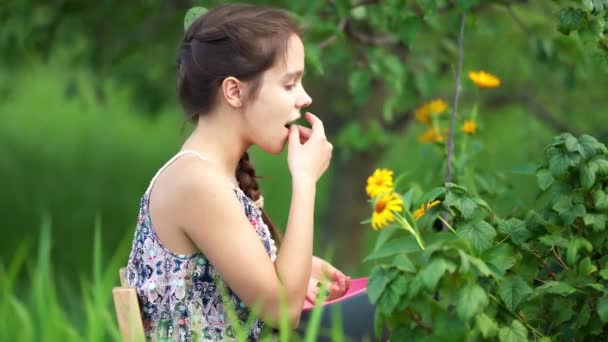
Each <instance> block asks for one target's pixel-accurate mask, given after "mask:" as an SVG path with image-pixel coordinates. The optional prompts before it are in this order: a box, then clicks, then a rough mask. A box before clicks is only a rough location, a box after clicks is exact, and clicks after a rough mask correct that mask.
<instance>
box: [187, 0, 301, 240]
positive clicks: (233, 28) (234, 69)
mask: <svg viewBox="0 0 608 342" xmlns="http://www.w3.org/2000/svg"><path fill="white" fill-rule="evenodd" d="M293 34H296V35H300V30H299V29H298V27H297V25H296V23H295V22H294V21H293V19H292V18H291V16H290V15H289V14H288V13H287V12H285V11H283V10H280V9H275V8H261V7H256V6H252V5H242V4H229V5H223V6H220V7H216V8H214V9H212V10H210V11H209V12H207V13H205V14H204V15H203V16H201V17H200V18H198V19H197V20H196V21H194V22H193V23H192V25H190V27H189V28H188V30H187V31H186V34H185V35H184V40H183V41H182V43H181V46H180V48H179V51H178V56H177V68H178V81H177V93H178V97H179V101H180V103H181V105H182V107H183V109H184V112H185V114H186V117H187V118H188V119H189V120H190V121H192V122H194V121H196V119H197V118H198V117H199V116H200V115H204V114H205V113H207V112H209V111H210V110H211V109H212V108H213V106H214V104H215V98H216V96H217V91H218V89H219V87H220V85H221V83H222V81H223V80H224V79H225V78H226V77H229V76H233V77H236V78H238V79H239V80H241V81H246V82H249V84H250V89H251V91H250V92H249V94H248V95H247V96H248V98H249V99H252V98H255V96H256V95H257V92H258V90H259V87H260V78H261V77H260V76H261V75H262V73H263V72H264V71H266V70H267V69H269V68H270V67H272V65H274V63H275V62H277V60H278V57H279V53H282V54H283V56H284V55H285V53H286V52H287V42H288V40H289V37H291V36H292V35H293ZM236 178H237V180H238V182H239V187H240V188H241V189H242V190H243V192H244V193H245V194H246V195H247V196H248V197H249V198H251V199H252V200H253V201H257V200H258V199H259V198H260V196H261V192H260V190H259V187H258V183H257V180H256V175H255V168H254V167H253V164H252V163H251V161H250V160H249V155H248V154H247V152H245V153H244V154H243V156H242V157H241V159H240V160H239V164H238V167H237V170H236ZM260 209H261V210H262V217H263V219H264V222H265V223H266V225H268V228H269V229H270V232H271V234H272V236H273V238H274V239H275V240H276V241H277V243H280V240H281V234H280V233H279V231H278V229H277V228H276V227H275V226H274V224H273V223H272V222H271V221H270V219H269V218H268V216H267V215H266V213H264V210H263V209H262V208H260Z"/></svg>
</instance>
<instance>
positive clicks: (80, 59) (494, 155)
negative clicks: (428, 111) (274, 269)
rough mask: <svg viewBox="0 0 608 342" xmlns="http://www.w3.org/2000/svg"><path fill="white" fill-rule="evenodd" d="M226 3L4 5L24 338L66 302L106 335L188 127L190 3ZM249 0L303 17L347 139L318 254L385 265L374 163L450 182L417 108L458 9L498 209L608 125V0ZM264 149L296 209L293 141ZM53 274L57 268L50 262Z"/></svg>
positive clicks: (3, 140) (321, 203)
mask: <svg viewBox="0 0 608 342" xmlns="http://www.w3.org/2000/svg"><path fill="white" fill-rule="evenodd" d="M220 3H224V2H222V1H206V2H195V1H187V0H172V1H158V0H147V1H141V2H118V1H105V2H88V1H74V0H56V1H44V2H43V1H34V0H8V1H3V2H2V4H0V21H1V22H2V23H3V24H2V26H1V28H0V62H1V63H0V123H1V124H0V156H1V157H2V158H1V161H2V162H0V180H1V181H0V186H1V189H2V190H1V191H0V215H1V217H2V218H3V220H2V232H3V237H2V239H0V246H1V247H2V248H0V265H2V267H1V268H0V270H2V273H1V275H4V276H1V277H0V279H1V280H0V282H2V285H3V289H4V290H3V291H4V292H3V296H7V297H6V298H9V297H10V298H12V299H11V300H10V301H3V303H17V304H14V305H13V304H10V305H9V304H5V306H3V307H2V308H3V309H2V310H4V311H2V312H10V313H14V312H15V310H16V309H15V307H20V308H21V309H20V310H21V311H19V312H22V313H23V314H22V315H21V316H18V317H29V318H31V320H32V321H33V322H34V323H32V324H34V327H33V328H32V330H31V331H32V334H33V335H31V336H29V337H28V336H26V337H23V338H24V340H30V339H29V338H33V339H36V338H37V337H39V336H42V335H44V334H46V333H48V334H49V336H64V335H61V334H62V333H61V334H60V333H57V334H59V335H53V334H52V333H51V332H45V331H46V330H44V329H42V328H40V329H37V328H36V327H37V326H36V324H39V327H43V326H47V325H46V324H48V327H51V326H52V325H51V324H52V323H53V322H52V321H51V322H49V323H47V322H44V319H43V317H48V316H51V315H52V314H53V313H55V312H64V311H62V310H67V311H65V312H70V314H67V313H66V314H65V315H66V317H65V319H63V318H61V317H62V316H61V315H55V316H56V317H59V318H58V321H68V322H71V323H69V324H67V325H64V327H65V329H64V330H65V331H68V332H69V333H67V334H68V335H66V336H84V335H86V334H90V336H97V337H91V339H94V338H100V339H101V340H104V338H105V336H106V334H110V333H108V332H104V331H105V330H104V328H103V327H101V325H100V326H98V327H97V328H95V327H93V328H92V327H91V326H92V325H94V324H93V323H92V322H95V321H97V322H110V321H111V319H112V316H111V315H112V311H111V306H110V304H111V303H110V301H109V298H110V297H109V293H108V289H109V288H111V286H112V284H113V283H117V280H116V279H115V278H114V275H115V274H116V269H117V267H119V266H120V265H121V263H124V261H125V260H126V256H127V253H128V247H129V246H128V244H129V242H130V238H131V237H132V234H133V228H134V223H135V219H136V211H137V206H138V204H139V197H140V196H141V194H142V192H143V191H144V190H145V188H146V186H147V183H148V181H149V179H150V178H151V177H152V175H153V174H154V172H155V171H156V169H157V168H158V167H160V165H162V163H163V162H164V161H165V160H166V159H168V158H169V157H170V156H171V155H172V154H173V153H174V152H175V151H176V150H177V149H178V148H179V145H180V143H181V141H182V140H183V139H184V138H185V136H186V134H187V132H188V130H189V127H188V126H187V125H185V124H184V120H183V118H182V116H181V113H180V110H179V107H178V106H177V104H176V102H175V96H174V93H175V89H174V88H175V86H174V85H175V78H174V77H175V52H176V48H177V45H178V42H179V39H180V35H181V34H182V32H183V15H184V14H185V12H186V10H187V9H188V8H190V7H191V6H195V5H198V6H206V7H213V6H214V5H217V4H220ZM251 3H255V4H260V5H277V6H282V7H283V8H286V9H289V10H291V11H292V12H293V13H294V15H295V16H296V17H298V19H299V20H301V22H302V24H303V25H304V26H305V27H306V32H307V33H306V37H305V43H306V47H307V74H306V77H305V79H304V83H305V86H306V87H307V89H308V90H309V93H310V94H311V95H312V97H313V99H314V103H313V105H312V107H311V111H312V112H315V113H317V114H319V115H320V116H321V118H322V119H323V120H324V121H325V123H326V131H327V134H328V137H329V139H330V140H331V141H332V142H334V145H335V147H336V148H335V151H334V160H333V163H332V166H331V167H330V169H329V171H328V173H327V174H326V175H325V176H324V178H323V179H322V181H321V183H320V184H319V191H318V202H317V211H316V215H317V218H316V227H315V229H316V233H315V239H316V240H315V252H316V253H317V254H319V255H322V256H323V255H326V256H329V257H331V259H332V261H333V262H334V264H336V265H337V266H338V267H340V268H342V269H344V270H345V271H347V272H348V273H350V274H352V275H353V276H366V275H369V274H370V272H371V270H372V268H373V264H372V263H369V262H363V261H362V260H363V257H364V256H365V255H368V254H369V253H370V252H371V251H372V250H373V247H374V244H375V239H376V237H375V235H374V233H373V232H372V231H371V230H370V229H368V226H366V225H361V224H360V222H361V221H362V220H364V219H365V218H366V217H368V216H369V212H370V211H369V205H368V203H367V199H366V196H365V191H364V186H365V181H366V178H367V176H368V175H369V174H370V173H371V172H372V171H373V170H374V169H375V168H376V167H388V168H391V169H395V170H404V171H407V177H406V178H405V180H404V182H405V183H403V184H404V186H406V187H407V188H412V189H418V191H419V192H424V190H426V189H431V188H433V187H435V186H437V185H440V184H442V179H443V173H444V167H443V159H444V158H443V156H440V155H437V154H436V153H435V151H436V149H437V146H434V145H432V144H421V143H419V142H418V141H417V137H418V136H419V135H420V134H421V133H422V132H423V130H424V128H423V127H422V126H421V125H419V124H417V123H416V122H415V121H414V120H413V115H412V114H413V112H414V110H415V109H416V108H417V107H418V106H419V105H421V104H422V103H424V102H426V101H428V100H431V99H435V98H443V99H445V100H446V101H448V103H450V104H451V100H452V97H453V94H454V76H455V71H456V60H457V50H458V46H457V36H458V28H459V20H460V15H461V13H462V12H463V11H464V12H466V13H467V20H466V24H465V34H464V44H463V51H464V65H463V71H464V72H465V74H464V76H465V79H463V82H462V86H463V93H462V97H461V102H462V106H461V107H460V113H462V114H461V115H465V114H467V113H470V111H471V110H472V105H471V104H472V103H475V102H478V103H479V108H480V113H479V126H480V127H479V131H478V133H477V134H476V138H477V139H478V141H480V142H482V143H479V144H478V145H477V150H476V153H475V157H474V158H471V159H470V160H469V161H468V162H467V164H466V167H467V168H468V169H470V170H474V171H475V174H478V175H479V176H478V177H479V179H480V181H478V185H479V186H480V187H482V190H484V199H485V200H486V201H487V202H488V203H489V204H490V206H491V207H492V208H493V210H494V211H495V212H496V214H497V215H498V216H500V217H503V216H506V215H509V216H512V215H516V214H521V213H524V212H526V211H527V209H529V208H530V207H532V206H533V205H535V203H536V201H537V198H536V196H537V190H536V182H537V180H536V177H535V176H534V174H531V172H530V170H531V169H533V168H534V165H535V164H536V163H537V162H540V161H541V160H542V158H543V156H544V148H545V147H546V146H547V145H548V144H549V143H550V142H551V141H552V140H551V139H552V137H553V136H554V135H556V134H558V133H561V132H564V131H568V132H572V133H573V134H574V136H576V137H579V136H580V134H581V133H587V134H590V135H592V136H594V137H596V138H597V139H598V140H599V141H601V142H606V141H608V129H607V128H606V127H608V126H607V125H606V123H608V121H607V119H606V108H607V104H608V99H607V98H606V96H605V91H604V89H606V86H607V83H608V78H606V71H607V59H606V56H607V54H606V38H605V34H606V30H607V29H608V24H607V22H606V9H607V8H606V7H607V6H606V5H605V4H604V2H602V1H595V0H593V1H591V0H584V1H570V0H563V1H548V0H546V1H523V0H519V1H516V0H514V1H506V0H505V1H499V0H495V1H475V0H459V1H448V0H417V1H414V0H407V1H406V0H401V1H392V0H391V1H355V0H352V1H350V0H335V1H325V0H323V1H322V0H313V1H308V2H296V1H293V2H278V1H251ZM478 69H484V70H488V71H491V72H492V73H494V74H496V75H498V76H499V77H500V78H501V80H502V86H501V87H500V88H498V89H495V90H492V91H488V92H485V93H483V96H481V94H480V93H479V92H477V91H476V90H475V88H474V86H473V85H472V84H471V83H470V82H468V80H466V73H467V72H468V71H469V70H478ZM253 160H254V162H255V164H256V166H257V170H258V174H260V175H263V176H266V177H265V178H264V179H263V180H262V181H261V183H262V185H261V186H262V190H263V191H264V195H265V198H266V207H267V208H268V211H269V214H270V216H271V217H272V218H273V220H274V221H276V222H277V223H278V225H279V226H284V224H285V222H286V220H287V217H286V215H287V209H288V203H289V173H288V171H287V168H286V163H285V156H284V155H279V156H267V155H264V154H262V153H259V151H257V150H254V151H253ZM43 227H47V228H45V229H48V235H44V234H47V233H44V232H45V230H44V229H43ZM95 227H98V232H99V233H98V234H99V235H98V236H99V238H98V245H97V249H96V251H97V253H98V254H97V255H98V260H97V261H95V258H94V255H95V254H94V253H92V251H93V250H94V241H95V239H94V236H96V234H95ZM44 236H46V239H47V240H45V239H42V240H40V238H41V237H44ZM41 241H42V242H41ZM46 243H48V245H45V244H46ZM111 257H113V258H112V259H111ZM111 260H114V261H111ZM46 262H48V265H47V266H48V267H47V268H44V267H43V268H42V270H41V268H40V267H42V266H41V265H46V264H45V263H46ZM99 264H102V265H103V267H102V266H100V265H99ZM11 265H12V266H11ZM95 265H97V266H95ZM440 267H443V266H440ZM101 269H103V270H104V271H103V272H102V271H101ZM11 270H12V271H11ZM11 272H12V273H11ZM102 273H103V274H104V275H102ZM40 274H43V275H44V276H46V277H48V279H47V278H44V279H39V278H36V276H37V275H40ZM7 275H11V277H9V276H7ZM102 278H103V279H107V280H105V281H101V280H100V279H102ZM10 279H13V280H14V281H9V280H10ZM34 279H38V280H37V281H35V280H34ZM51 288H54V289H55V290H53V292H48V291H50V289H51ZM36 289H38V290H36ZM36 291H42V292H41V293H46V294H48V293H55V295H52V297H53V298H54V299H53V300H54V302H52V301H51V302H44V301H42V299H41V298H44V297H40V298H39V299H38V300H40V301H41V302H37V300H36V298H37V297H36V296H42V294H38V295H36V293H37V292H36ZM472 291H477V290H475V289H473V290H472ZM96 293H100V294H98V295H95V294H96ZM87 296H90V297H87ZM95 296H97V297H95ZM86 298H89V299H86ZM93 298H96V299H95V300H97V302H95V301H94V299H93ZM36 303H38V304H36ZM52 303H56V305H55V304H52ZM87 303H88V304H87ZM19 305H21V306H19ZM98 307H103V308H104V310H105V311H102V310H100V309H99V310H98V311H95V308H98ZM66 308H67V309H66ZM108 308H109V309H108ZM83 312H84V313H87V312H88V314H86V315H82V313H83ZM23 315H25V316H23ZM28 315H29V316H28ZM95 315H100V316H104V315H105V316H104V317H105V318H104V319H103V320H101V319H97V318H96V317H97V316H95ZM3 316H5V317H7V315H3ZM11 316H12V315H11ZM36 317H37V318H36ZM22 321H24V322H25V321H27V319H22ZM7 324H9V323H7ZM24 324H25V323H24ZM49 329H51V328H49ZM60 329H61V328H60ZM1 331H5V330H4V329H2V330H1ZM41 331H42V332H44V333H41ZM97 331H100V332H97ZM39 333H40V334H42V335H36V334H39ZM21 336H23V335H21Z"/></svg>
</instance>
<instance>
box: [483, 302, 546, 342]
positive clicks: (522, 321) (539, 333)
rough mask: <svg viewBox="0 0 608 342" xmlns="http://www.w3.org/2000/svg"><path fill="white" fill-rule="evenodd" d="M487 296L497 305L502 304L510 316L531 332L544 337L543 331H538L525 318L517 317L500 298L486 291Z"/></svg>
mask: <svg viewBox="0 0 608 342" xmlns="http://www.w3.org/2000/svg"><path fill="white" fill-rule="evenodd" d="M488 297H490V299H492V300H493V301H494V302H495V303H496V304H498V305H499V306H502V307H503V308H504V309H505V310H506V311H507V312H508V313H509V314H510V315H511V316H513V317H514V318H515V319H517V320H518V321H520V322H521V323H522V324H524V325H525V326H526V327H528V329H530V330H532V332H533V333H534V334H535V335H536V336H537V337H544V336H545V335H543V333H541V332H540V331H538V329H536V328H534V327H533V326H531V325H530V323H528V322H526V321H525V320H522V319H521V317H519V316H518V315H516V314H514V313H513V312H511V310H509V309H507V307H506V306H505V305H504V304H503V303H502V302H501V301H500V300H498V298H496V297H494V295H493V294H491V293H488Z"/></svg>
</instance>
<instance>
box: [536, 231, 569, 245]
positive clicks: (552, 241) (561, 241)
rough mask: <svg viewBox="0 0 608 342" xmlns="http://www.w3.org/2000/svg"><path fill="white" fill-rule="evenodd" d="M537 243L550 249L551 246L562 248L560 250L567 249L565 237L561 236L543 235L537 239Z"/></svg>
mask: <svg viewBox="0 0 608 342" xmlns="http://www.w3.org/2000/svg"><path fill="white" fill-rule="evenodd" d="M539 241H540V242H541V243H542V244H544V245H545V246H548V247H551V246H557V247H562V248H567V247H568V239H566V238H565V237H563V236H561V235H558V234H555V233H553V234H548V235H543V236H541V237H540V238H539Z"/></svg>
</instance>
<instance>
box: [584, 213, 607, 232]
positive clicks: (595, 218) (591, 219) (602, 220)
mask: <svg viewBox="0 0 608 342" xmlns="http://www.w3.org/2000/svg"><path fill="white" fill-rule="evenodd" d="M606 221H608V215H606V214H596V213H587V214H585V216H583V222H585V225H587V226H591V227H593V230H595V231H603V230H604V229H606Z"/></svg>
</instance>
